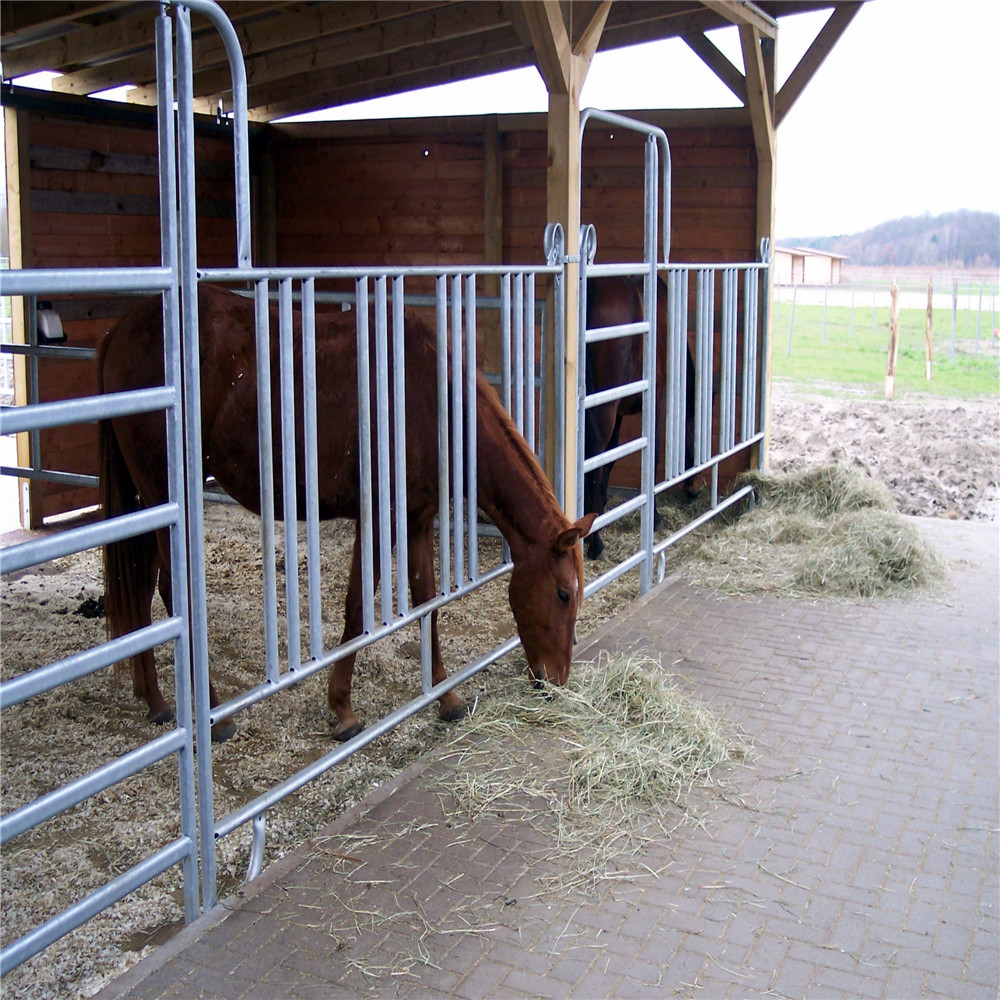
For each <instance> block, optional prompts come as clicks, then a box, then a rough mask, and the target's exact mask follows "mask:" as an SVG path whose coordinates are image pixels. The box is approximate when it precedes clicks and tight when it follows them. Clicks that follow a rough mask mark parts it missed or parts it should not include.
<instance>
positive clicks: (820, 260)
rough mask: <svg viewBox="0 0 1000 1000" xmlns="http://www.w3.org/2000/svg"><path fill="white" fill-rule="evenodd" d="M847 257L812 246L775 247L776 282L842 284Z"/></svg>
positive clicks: (778, 283)
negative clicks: (814, 248) (815, 248)
mask: <svg viewBox="0 0 1000 1000" xmlns="http://www.w3.org/2000/svg"><path fill="white" fill-rule="evenodd" d="M847 259H848V258H847V257H846V256H844V254H839V253H830V252H829V251H827V250H813V249H812V248H811V247H775V248H774V262H773V265H772V267H773V270H772V272H771V277H772V279H773V281H774V283H775V284H776V285H839V284H840V282H841V281H842V280H843V278H842V275H843V264H844V261H845V260H847Z"/></svg>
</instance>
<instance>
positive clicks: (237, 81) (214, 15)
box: [182, 0, 250, 267]
mask: <svg viewBox="0 0 1000 1000" xmlns="http://www.w3.org/2000/svg"><path fill="white" fill-rule="evenodd" d="M184 6H185V7H189V8H191V9H192V10H196V11H198V12H199V13H201V14H203V15H204V16H205V17H207V18H208V19H209V20H210V21H211V22H212V24H213V25H215V28H216V30H217V31H218V32H219V35H220V37H221V38H222V43H223V46H224V48H225V50H226V57H227V59H228V60H229V72H230V75H231V77H232V82H233V154H234V170H235V175H236V260H237V264H238V266H240V267H249V266H250V144H249V137H248V136H249V130H248V125H247V74H246V66H245V65H244V63H243V53H242V51H241V48H240V40H239V37H238V36H237V34H236V29H235V28H234V27H233V25H232V23H231V22H230V20H229V18H228V17H227V16H226V14H225V12H224V11H223V10H222V8H221V7H220V6H219V5H218V4H216V3H212V2H206V0H184ZM182 106H183V105H182Z"/></svg>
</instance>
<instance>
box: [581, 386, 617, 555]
mask: <svg viewBox="0 0 1000 1000" xmlns="http://www.w3.org/2000/svg"><path fill="white" fill-rule="evenodd" d="M613 413H614V417H613V418H612V414H613ZM612 419H614V424H613V425H612V424H611V421H612ZM586 420H587V424H586V428H585V445H584V452H585V454H586V457H587V458H590V457H591V456H592V455H599V454H601V453H602V452H605V451H608V450H609V449H611V448H614V447H617V444H618V430H619V426H620V424H621V417H620V416H618V415H617V403H606V404H605V405H604V406H598V407H595V408H594V409H593V410H591V411H590V412H589V413H588V414H587V417H586ZM610 478H611V466H610V465H603V466H601V467H600V468H598V469H595V470H594V471H593V472H590V473H588V474H587V475H586V476H585V477H584V481H583V509H584V512H585V513H587V514H593V513H596V514H603V513H604V510H605V508H606V507H607V505H608V481H609V480H610ZM603 551H604V542H602V541H601V534H600V532H599V531H592V532H591V533H590V534H589V535H588V536H587V558H588V559H598V558H600V556H601V553H602V552H603Z"/></svg>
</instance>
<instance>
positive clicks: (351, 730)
mask: <svg viewBox="0 0 1000 1000" xmlns="http://www.w3.org/2000/svg"><path fill="white" fill-rule="evenodd" d="M364 728H365V727H364V726H362V725H361V723H360V722H352V723H350V724H349V725H347V726H344V727H343V728H342V729H335V730H334V731H333V738H334V739H335V740H336V741H337V742H338V743H346V742H347V741H348V740H351V739H354V737H355V736H357V735H358V733H360V732H361V730H362V729H364Z"/></svg>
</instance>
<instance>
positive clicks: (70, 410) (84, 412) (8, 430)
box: [0, 386, 177, 434]
mask: <svg viewBox="0 0 1000 1000" xmlns="http://www.w3.org/2000/svg"><path fill="white" fill-rule="evenodd" d="M176 402H177V392H176V390H175V389H174V388H173V387H172V386H159V387H158V388H153V389H134V390H130V391H129V392H109V393H105V394H104V395H103V396H88V397H86V398H81V399H63V400H59V401H58V402H54V403H32V404H30V405H28V406H4V407H0V434H21V433H23V432H25V431H34V430H48V429H49V428H52V427H64V426H66V425H67V424H82V423H88V422H90V421H94V420H111V419H114V418H115V417H124V416H128V415H129V414H133V413H151V412H152V411H153V410H165V409H169V408H170V407H172V406H174V405H175V404H176Z"/></svg>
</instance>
